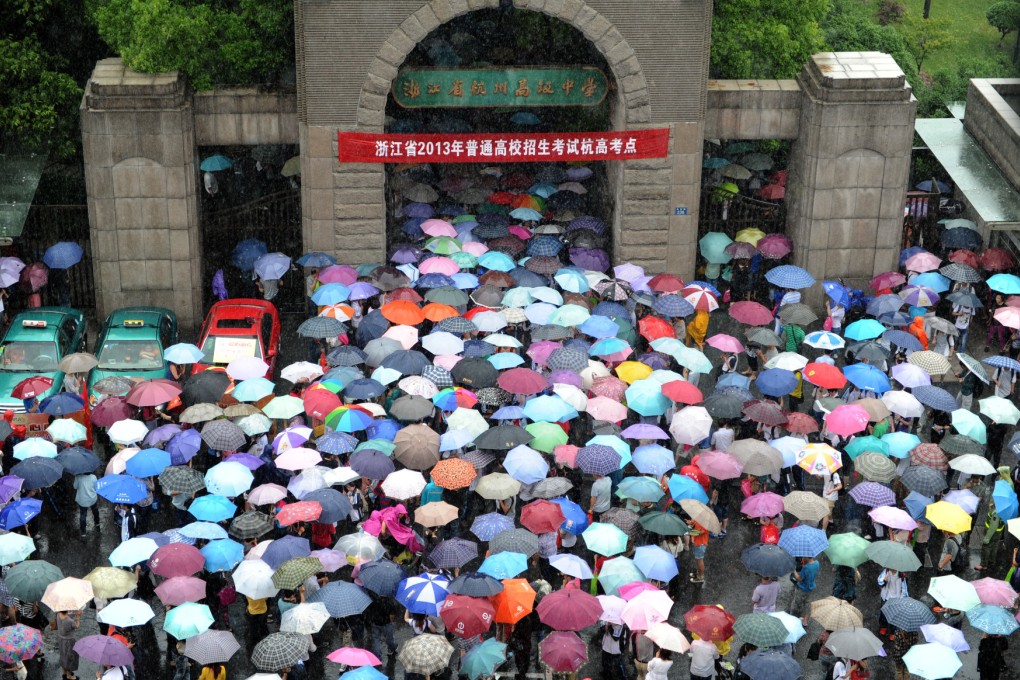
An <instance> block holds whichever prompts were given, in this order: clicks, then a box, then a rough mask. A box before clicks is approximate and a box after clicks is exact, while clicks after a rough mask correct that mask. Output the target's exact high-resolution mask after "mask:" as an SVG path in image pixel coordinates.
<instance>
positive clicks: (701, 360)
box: [673, 347, 712, 373]
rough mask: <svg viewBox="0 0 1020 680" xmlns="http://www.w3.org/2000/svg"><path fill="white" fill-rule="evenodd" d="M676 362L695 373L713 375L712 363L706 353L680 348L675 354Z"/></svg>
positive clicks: (691, 348) (689, 348)
mask: <svg viewBox="0 0 1020 680" xmlns="http://www.w3.org/2000/svg"><path fill="white" fill-rule="evenodd" d="M673 358H674V359H676V362H677V363H678V364H680V365H681V366H683V367H684V368H689V369H690V370H692V371H694V372H695V373H711V372H712V362H711V361H709V360H708V357H706V356H705V353H704V352H701V351H700V350H696V349H694V348H693V347H678V348H677V350H676V353H675V354H673Z"/></svg>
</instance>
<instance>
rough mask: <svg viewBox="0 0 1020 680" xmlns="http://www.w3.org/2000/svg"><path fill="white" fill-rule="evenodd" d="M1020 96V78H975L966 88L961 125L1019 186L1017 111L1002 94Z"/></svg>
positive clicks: (1018, 124) (1019, 159) (1014, 183)
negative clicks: (963, 115) (964, 108)
mask: <svg viewBox="0 0 1020 680" xmlns="http://www.w3.org/2000/svg"><path fill="white" fill-rule="evenodd" d="M1007 96H1011V97H1018V96H1020V78H975V79H974V80H971V81H970V86H969V87H968V88H967V113H966V115H965V117H964V119H963V126H964V128H966V130H967V132H969V133H970V134H971V135H973V137H974V139H976V140H977V142H978V144H980V145H981V148H982V149H984V150H985V152H986V153H987V154H988V155H989V156H990V157H991V158H992V160H993V161H995V164H996V165H997V166H999V169H1000V170H1002V173H1003V174H1004V175H1005V176H1006V179H1008V180H1009V183H1010V184H1012V185H1013V187H1014V188H1016V189H1020V158H1018V157H1017V156H1016V154H1015V153H1013V152H1014V151H1015V149H1017V148H1020V114H1018V113H1017V111H1016V110H1014V109H1013V107H1012V106H1010V104H1009V102H1007V101H1006V99H1005V97H1007Z"/></svg>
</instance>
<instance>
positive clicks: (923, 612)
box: [882, 597, 935, 633]
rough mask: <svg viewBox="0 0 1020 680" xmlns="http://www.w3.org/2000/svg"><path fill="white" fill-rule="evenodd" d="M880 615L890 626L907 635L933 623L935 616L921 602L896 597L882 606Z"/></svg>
mask: <svg viewBox="0 0 1020 680" xmlns="http://www.w3.org/2000/svg"><path fill="white" fill-rule="evenodd" d="M882 615H883V616H885V618H886V620H887V621H888V622H889V623H891V624H892V625H894V626H896V627H897V628H900V629H901V630H905V631H907V632H908V633H911V632H916V631H918V630H921V626H926V625H928V624H932V623H935V615H934V614H933V613H932V612H931V609H929V608H928V607H927V605H925V604H924V603H923V602H920V601H918V600H915V599H914V598H912V597H897V598H893V599H891V600H887V601H886V603H885V604H884V605H882Z"/></svg>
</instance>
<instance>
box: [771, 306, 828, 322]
mask: <svg viewBox="0 0 1020 680" xmlns="http://www.w3.org/2000/svg"><path fill="white" fill-rule="evenodd" d="M776 316H778V317H779V318H780V319H782V320H783V321H785V322H786V323H795V324H798V325H801V326H806V325H808V324H810V323H814V322H815V321H817V320H818V315H817V314H815V312H814V310H812V309H811V308H810V307H808V306H807V305H805V304H803V303H801V302H794V303H793V304H789V305H783V306H782V307H780V308H779V312H778V313H777V314H776Z"/></svg>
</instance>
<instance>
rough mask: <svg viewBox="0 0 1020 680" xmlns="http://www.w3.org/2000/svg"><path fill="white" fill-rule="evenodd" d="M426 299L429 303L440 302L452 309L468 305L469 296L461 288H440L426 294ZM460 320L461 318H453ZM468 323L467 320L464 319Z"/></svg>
mask: <svg viewBox="0 0 1020 680" xmlns="http://www.w3.org/2000/svg"><path fill="white" fill-rule="evenodd" d="M425 299H426V300H428V301H429V302H438V303H439V304H442V305H450V306H451V307H461V306H464V305H466V304H468V295H467V293H465V292H464V291H462V290H460V289H459V288H454V287H453V286H440V287H439V288H432V289H430V290H429V291H428V292H427V293H425ZM451 318H460V317H451ZM463 320H464V321H467V319H463Z"/></svg>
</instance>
